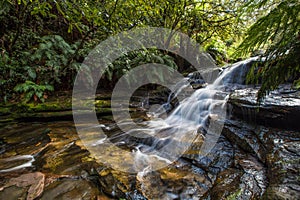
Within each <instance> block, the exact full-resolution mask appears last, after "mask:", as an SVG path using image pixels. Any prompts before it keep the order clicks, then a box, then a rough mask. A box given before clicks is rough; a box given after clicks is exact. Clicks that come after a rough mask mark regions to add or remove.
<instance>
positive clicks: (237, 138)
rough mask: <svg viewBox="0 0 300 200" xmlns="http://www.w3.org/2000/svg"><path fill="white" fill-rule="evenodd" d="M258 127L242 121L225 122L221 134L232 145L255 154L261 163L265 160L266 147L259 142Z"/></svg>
mask: <svg viewBox="0 0 300 200" xmlns="http://www.w3.org/2000/svg"><path fill="white" fill-rule="evenodd" d="M259 129H260V127H259V126H251V125H247V124H245V123H244V122H242V121H238V120H235V121H232V120H227V121H226V122H225V124H224V128H223V131H222V134H223V135H224V136H225V137H226V138H227V139H228V140H229V141H230V142H231V143H232V144H236V145H238V146H239V147H240V148H241V149H242V150H243V151H245V152H248V153H253V154H255V155H256V156H257V157H258V158H259V159H260V160H261V161H262V162H265V159H266V153H267V150H266V147H265V145H264V143H263V142H262V141H261V140H260V138H259V136H258V133H257V132H259Z"/></svg>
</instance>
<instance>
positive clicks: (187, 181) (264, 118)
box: [0, 58, 300, 200]
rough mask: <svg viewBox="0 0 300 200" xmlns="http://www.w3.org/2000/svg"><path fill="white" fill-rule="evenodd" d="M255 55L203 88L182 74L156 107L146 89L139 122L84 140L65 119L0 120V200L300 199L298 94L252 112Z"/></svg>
mask: <svg viewBox="0 0 300 200" xmlns="http://www.w3.org/2000/svg"><path fill="white" fill-rule="evenodd" d="M255 60H256V58H251V59H248V60H245V61H241V62H239V63H235V64H233V65H232V66H230V67H228V68H225V69H224V70H223V71H222V72H221V73H220V75H219V76H218V78H217V79H216V80H215V81H214V82H213V83H212V84H209V85H207V86H206V87H204V88H201V89H197V90H193V89H192V88H191V84H190V83H191V80H190V78H185V79H183V80H182V81H180V82H178V83H177V84H175V85H174V89H173V90H172V92H171V94H170V95H169V97H168V96H166V98H165V100H166V102H165V103H164V104H163V103H162V102H161V103H162V104H163V105H161V106H157V105H155V106H154V104H153V100H151V98H152V97H151V95H150V94H147V96H146V99H144V100H145V101H143V104H142V106H144V108H147V109H148V110H147V112H145V110H144V109H141V110H139V109H135V110H134V111H132V113H131V114H132V118H133V121H134V122H136V124H132V123H131V121H130V120H128V119H126V118H124V119H123V121H121V122H120V124H116V123H114V121H113V119H112V116H111V115H110V114H109V115H103V116H100V117H99V125H98V126H97V127H92V126H88V125H89V124H88V125H87V126H84V127H85V129H84V130H85V135H84V137H82V136H81V137H79V135H78V133H77V132H76V129H75V126H74V123H73V122H72V121H61V120H55V121H48V122H40V121H39V122H38V121H31V122H20V121H11V122H5V123H1V124H0V125H1V126H0V133H1V135H0V136H1V137H0V199H7V200H15V199H47V200H48V199H67V200H69V199H70V200H71V199H84V200H89V199H120V198H122V199H133V200H135V199H138V200H146V199H204V200H210V199H216V200H221V199H240V200H254V199H260V198H262V197H264V198H265V199H299V198H300V195H299V194H300V192H299V191H300V189H299V185H300V179H299V173H300V171H299V169H300V167H299V166H300V163H299V157H300V154H299V151H300V139H299V138H300V137H299V123H298V121H297V119H299V113H300V112H299V111H300V101H299V93H300V92H297V91H296V93H294V91H291V90H288V89H286V88H284V87H283V88H282V91H283V92H280V90H278V91H277V92H276V93H274V94H272V95H270V97H268V99H266V102H265V105H266V106H265V107H261V108H260V111H259V113H257V110H256V109H255V104H254V103H255V102H254V101H255V92H257V89H256V88H254V87H250V86H246V85H244V83H245V76H246V74H247V70H248V69H249V65H251V63H252V62H253V61H255ZM198 78H199V77H198ZM200 78H201V77H200ZM199 83H201V84H202V83H203V80H200V81H199ZM140 99H142V100H143V98H142V97H140ZM159 99H161V98H159ZM141 102H142V101H136V102H135V103H137V104H138V103H141ZM156 102H157V101H156ZM253 102H254V103H253ZM140 105H141V104H140ZM56 114H57V113H56ZM35 119H36V118H35ZM278 125H280V127H282V126H283V125H285V128H280V127H279V128H278ZM99 128H101V130H102V131H103V134H100V135H99V132H97V130H99ZM90 150H91V151H90Z"/></svg>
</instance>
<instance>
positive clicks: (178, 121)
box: [130, 58, 256, 169]
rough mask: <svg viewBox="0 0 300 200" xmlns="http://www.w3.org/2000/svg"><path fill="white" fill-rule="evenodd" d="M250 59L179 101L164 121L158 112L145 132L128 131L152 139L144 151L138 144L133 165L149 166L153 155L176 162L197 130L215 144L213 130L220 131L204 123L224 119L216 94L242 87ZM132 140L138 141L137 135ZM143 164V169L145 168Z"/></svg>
mask: <svg viewBox="0 0 300 200" xmlns="http://www.w3.org/2000/svg"><path fill="white" fill-rule="evenodd" d="M254 59H256V58H251V59H248V60H245V61H241V62H238V63H235V64H234V65H232V66H231V67H228V68H226V69H225V70H224V71H223V72H222V73H221V75H220V76H219V77H218V78H217V79H216V80H215V81H214V83H213V84H210V85H208V86H207V87H206V88H202V89H198V90H196V91H195V92H194V93H193V94H192V95H191V96H190V97H188V98H185V99H184V100H182V101H181V102H180V105H179V106H178V107H177V108H176V109H175V110H174V111H173V112H172V113H171V114H170V115H169V116H168V117H167V118H166V119H161V118H159V117H158V116H160V115H161V114H162V113H161V112H162V110H161V109H160V110H158V112H157V114H153V115H152V116H154V118H153V119H152V120H151V121H147V122H145V123H144V125H146V128H145V129H143V130H131V131H130V134H131V133H134V132H136V131H139V132H140V131H143V132H144V133H145V134H148V135H151V136H153V137H154V138H156V139H155V141H154V142H153V144H152V145H151V146H146V147H145V145H143V144H141V145H140V146H138V147H137V154H136V162H142V163H143V162H146V163H147V164H148V165H149V164H150V163H151V162H149V161H148V159H149V157H150V156H152V157H153V156H154V155H155V156H158V157H161V159H166V160H169V161H174V160H176V158H178V157H179V156H180V155H179V154H180V153H183V152H184V151H185V150H187V149H188V148H189V146H190V144H191V143H192V142H193V140H194V138H195V137H196V136H197V135H199V134H200V133H198V130H199V128H200V127H202V128H203V129H204V130H206V131H207V132H210V135H206V137H210V139H209V140H217V138H215V137H218V136H219V135H218V134H219V133H214V131H213V130H215V131H216V132H218V131H221V130H217V129H218V128H214V127H208V125H207V123H208V121H210V119H214V120H223V121H224V119H225V117H226V114H227V113H226V107H225V105H226V101H227V99H228V96H223V97H222V96H220V95H218V92H220V91H222V90H223V89H224V88H225V86H227V87H228V85H231V86H233V85H235V86H237V85H239V84H242V83H243V82H244V81H245V80H243V79H242V78H243V77H242V76H244V75H245V74H246V70H247V67H248V64H249V63H250V62H252V61H253V60H254ZM238 75H241V76H238ZM186 83H187V80H183V82H181V83H180V84H178V85H179V87H178V86H177V88H178V89H177V91H175V92H173V93H172V94H171V95H170V96H169V99H168V101H169V102H170V101H171V98H175V97H177V96H178V95H179V93H180V92H182V90H183V89H184V88H186V87H188V86H189V85H188V84H186ZM212 126H214V125H212ZM203 129H202V130H203ZM135 136H138V137H140V136H141V133H139V134H138V135H135ZM214 142H216V141H213V142H211V141H208V142H207V145H206V148H203V149H202V150H203V151H205V150H208V151H209V150H210V149H211V148H212V147H211V146H209V145H214ZM204 146H205V145H204ZM205 153H208V152H205ZM147 164H145V165H144V166H143V167H147ZM148 167H149V166H148ZM148 167H147V168H148ZM139 168H140V167H139ZM140 169H141V168H140Z"/></svg>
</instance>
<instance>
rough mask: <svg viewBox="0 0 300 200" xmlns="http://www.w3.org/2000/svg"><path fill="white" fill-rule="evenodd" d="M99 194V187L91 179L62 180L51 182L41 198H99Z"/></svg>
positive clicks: (84, 199) (83, 199)
mask: <svg viewBox="0 0 300 200" xmlns="http://www.w3.org/2000/svg"><path fill="white" fill-rule="evenodd" d="M99 194H100V192H99V190H98V188H97V187H95V186H94V185H93V184H92V183H90V182H89V181H86V180H62V181H55V182H53V183H51V184H49V185H48V186H47V187H46V188H45V191H44V193H43V195H42V196H41V197H40V199H41V200H48V199H64V200H75V199H78V200H90V199H97V196H98V195H99Z"/></svg>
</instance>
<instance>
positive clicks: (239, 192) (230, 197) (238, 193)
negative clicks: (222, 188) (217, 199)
mask: <svg viewBox="0 0 300 200" xmlns="http://www.w3.org/2000/svg"><path fill="white" fill-rule="evenodd" d="M241 194H242V189H239V190H237V191H236V192H234V193H233V194H231V195H229V196H228V197H226V200H235V199H237V198H238V197H239V196H241Z"/></svg>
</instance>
